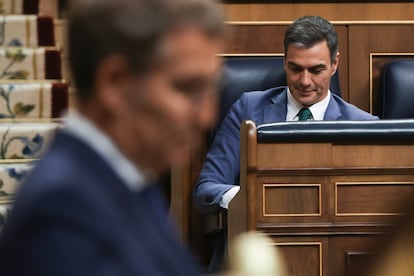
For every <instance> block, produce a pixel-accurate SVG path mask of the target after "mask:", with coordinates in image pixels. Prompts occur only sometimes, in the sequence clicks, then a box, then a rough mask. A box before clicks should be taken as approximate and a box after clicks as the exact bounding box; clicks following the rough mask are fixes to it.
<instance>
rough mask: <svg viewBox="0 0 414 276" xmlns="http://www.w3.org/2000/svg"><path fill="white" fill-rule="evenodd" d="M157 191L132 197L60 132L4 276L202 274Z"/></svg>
mask: <svg viewBox="0 0 414 276" xmlns="http://www.w3.org/2000/svg"><path fill="white" fill-rule="evenodd" d="M155 187H156V186H155V185H149V188H147V189H145V190H144V191H142V192H137V193H135V192H132V191H131V190H130V189H129V188H128V187H127V186H126V185H125V184H124V183H123V182H122V180H121V179H120V178H119V177H118V176H117V175H115V173H114V172H113V171H112V169H111V168H110V166H109V165H108V164H107V163H105V162H104V161H103V160H102V159H101V158H100V157H99V156H98V155H97V154H96V153H95V152H94V151H93V150H92V149H91V148H89V147H88V146H87V145H85V144H84V143H83V142H81V141H79V140H78V139H77V138H75V137H73V136H71V135H70V134H67V133H64V132H62V133H59V134H58V135H57V137H56V139H55V141H54V142H53V143H52V145H51V147H50V149H49V151H48V153H47V154H46V155H45V156H44V157H43V159H42V160H41V161H39V163H38V165H37V166H36V168H35V169H34V171H33V173H32V174H31V176H30V177H29V178H28V180H27V181H26V182H25V183H24V184H23V186H22V189H21V190H20V191H19V193H18V196H17V199H16V201H15V204H14V207H13V209H12V211H11V214H10V217H9V218H8V220H7V222H6V226H5V228H4V231H3V232H2V235H1V239H0V273H1V275H5V276H6V275H7V276H9V275H12V276H17V275H22V276H31V275H38V276H48V275H50V276H58V275H59V276H66V275H67V276H69V275H71V276H74V275H76V276H94V275H96V276H109V275H111V276H127V275H128V276H129V275H130V276H137V275H145V276H147V275H186V276H187V275H197V274H198V272H197V267H196V265H195V263H194V262H193V259H192V257H191V256H190V254H188V252H187V250H186V249H185V248H184V247H183V246H182V245H181V243H180V239H179V238H178V235H177V234H176V232H175V229H174V227H172V225H171V223H170V222H169V219H168V217H167V213H166V209H165V208H164V207H165V206H164V205H165V204H164V202H163V201H162V198H161V195H160V194H159V193H158V192H159V191H158V189H155Z"/></svg>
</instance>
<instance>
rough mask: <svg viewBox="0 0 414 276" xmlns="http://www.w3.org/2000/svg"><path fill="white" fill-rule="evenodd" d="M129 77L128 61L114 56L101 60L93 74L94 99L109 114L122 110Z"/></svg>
mask: <svg viewBox="0 0 414 276" xmlns="http://www.w3.org/2000/svg"><path fill="white" fill-rule="evenodd" d="M130 76H131V72H130V70H129V65H128V61H127V59H126V58H125V57H124V56H122V55H117V54H114V55H109V56H108V57H106V58H104V59H102V61H101V62H100V63H99V64H98V66H97V69H96V73H95V80H94V83H95V86H94V90H95V91H94V93H95V95H96V98H95V99H96V100H97V101H99V103H100V104H101V105H102V106H103V107H104V108H105V109H106V110H107V111H109V112H112V113H113V112H116V113H117V112H118V111H121V110H123V108H124V104H125V92H126V91H125V90H126V89H128V84H129V81H130Z"/></svg>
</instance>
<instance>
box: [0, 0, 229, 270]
mask: <svg viewBox="0 0 414 276" xmlns="http://www.w3.org/2000/svg"><path fill="white" fill-rule="evenodd" d="M71 4H72V5H73V7H72V9H71V12H70V14H69V19H68V49H69V58H70V66H71V71H72V76H73V80H74V83H75V86H76V92H77V94H76V95H77V105H76V106H77V112H73V113H71V114H70V115H69V118H68V120H67V126H66V127H65V128H63V129H62V130H61V131H59V132H58V133H57V135H56V137H55V140H54V142H53V143H52V144H51V146H50V148H49V151H48V152H47V153H46V154H45V156H44V157H43V158H42V160H40V161H39V163H38V164H37V166H36V168H35V169H34V170H33V172H32V173H31V176H30V177H29V178H28V179H27V180H26V181H25V183H23V185H22V188H21V190H20V191H19V192H18V195H17V198H16V201H15V203H14V205H13V209H12V211H11V214H10V216H9V217H8V220H7V222H6V225H5V227H4V229H3V231H2V233H1V237H0V274H1V275H4V276H9V275H11V276H20V275H21V276H31V275H38V276H65V275H67V276H69V275H70V276H74V275H76V276H94V275H95V276H109V275H111V276H138V275H145V276H148V275H151V276H154V275H168V276H170V275H183V276H188V275H199V272H198V265H197V264H196V262H195V261H193V258H192V257H191V256H190V254H189V252H187V249H186V248H185V246H183V245H182V244H181V239H180V238H179V237H178V235H177V234H176V231H175V227H174V226H173V225H172V223H171V221H170V219H169V217H168V214H167V210H166V208H165V207H166V206H165V202H164V201H163V199H162V196H161V194H160V191H159V190H160V189H158V188H157V186H156V185H155V184H153V183H154V182H156V181H157V176H158V175H162V174H163V173H164V172H165V171H168V170H169V168H170V165H171V163H172V162H174V163H175V164H179V163H181V162H184V161H185V160H184V158H183V157H184V156H187V155H189V153H190V152H191V151H192V150H194V149H193V148H194V146H195V145H196V144H197V141H199V140H200V139H202V137H203V136H204V135H205V133H206V131H207V130H208V129H210V128H211V127H212V126H213V123H214V118H215V113H214V111H215V103H216V97H217V95H216V94H217V93H216V83H217V79H218V78H219V75H220V72H219V71H220V66H221V61H220V58H219V57H218V56H217V53H220V52H222V44H223V35H224V32H223V24H222V16H221V12H220V8H219V6H218V5H217V4H215V3H214V1H212V0H174V1H171V0H122V1H119V0H88V1H85V0H79V1H77V2H74V1H71ZM187 153H188V154H187Z"/></svg>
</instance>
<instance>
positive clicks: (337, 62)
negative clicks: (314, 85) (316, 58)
mask: <svg viewBox="0 0 414 276" xmlns="http://www.w3.org/2000/svg"><path fill="white" fill-rule="evenodd" d="M338 64H339V52H337V53H336V56H335V59H334V60H333V62H332V74H331V76H333V75H335V73H336V70H338Z"/></svg>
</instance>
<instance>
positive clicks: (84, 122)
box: [65, 111, 148, 191]
mask: <svg viewBox="0 0 414 276" xmlns="http://www.w3.org/2000/svg"><path fill="white" fill-rule="evenodd" d="M65 122H66V126H67V127H66V128H65V131H67V132H68V133H70V134H72V135H74V136H75V137H77V138H78V139H80V140H81V141H83V142H84V143H86V144H87V145H88V146H89V147H91V148H92V149H93V150H94V151H95V152H96V153H97V154H98V155H99V156H100V157H101V158H102V159H104V160H105V161H106V162H107V163H108V164H109V165H110V166H111V168H112V169H113V170H114V172H115V173H116V174H117V175H118V176H119V177H120V178H121V179H122V180H123V181H124V183H125V184H126V185H127V187H129V188H130V189H131V190H132V191H140V190H142V189H143V188H144V187H146V186H147V183H148V181H146V179H145V177H144V174H143V173H142V172H141V171H140V169H139V168H137V167H136V166H135V165H134V164H133V163H132V162H131V161H130V160H128V159H127V158H126V157H125V156H124V155H123V154H122V153H121V152H120V151H119V149H118V148H117V147H116V145H115V144H114V143H113V142H112V141H111V139H110V138H109V137H108V136H107V135H106V134H105V133H103V132H102V131H101V130H100V129H98V128H97V127H96V126H95V125H94V124H93V123H92V122H91V121H89V120H88V119H87V118H86V117H85V116H83V115H81V114H80V113H78V112H76V111H71V112H70V113H69V115H68V116H67V118H66V120H65ZM91 137H93V138H92V139H91Z"/></svg>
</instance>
